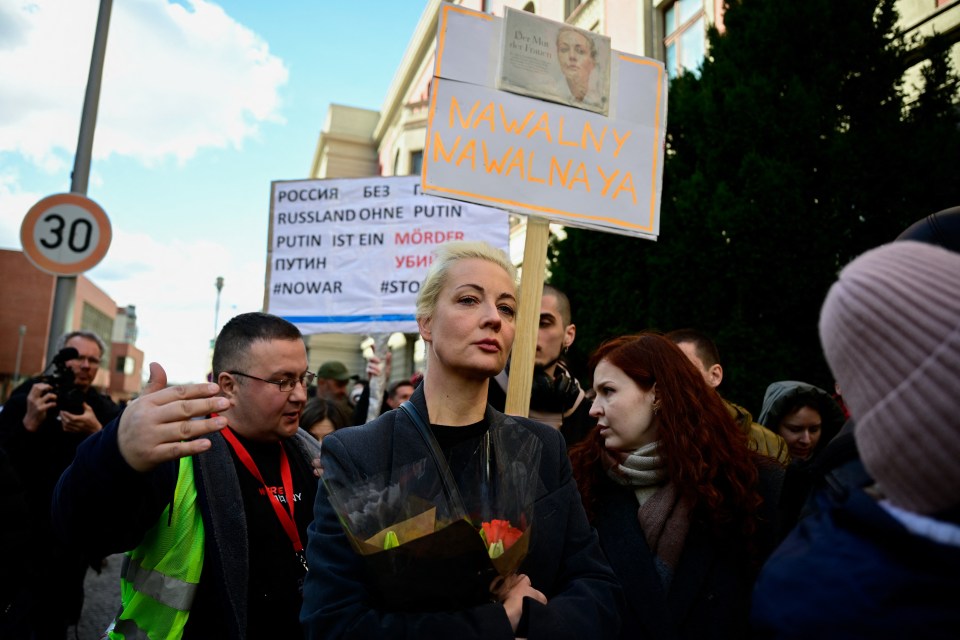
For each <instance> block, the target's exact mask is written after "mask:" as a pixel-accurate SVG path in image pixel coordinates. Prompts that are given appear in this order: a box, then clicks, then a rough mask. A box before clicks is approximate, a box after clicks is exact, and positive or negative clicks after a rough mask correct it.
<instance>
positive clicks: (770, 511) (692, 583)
mask: <svg viewBox="0 0 960 640" xmlns="http://www.w3.org/2000/svg"><path fill="white" fill-rule="evenodd" d="M590 366H591V368H592V369H593V385H594V389H595V390H596V393H597V395H596V399H595V401H594V403H593V406H592V407H591V409H590V415H591V416H594V417H596V418H597V428H596V431H595V432H594V433H593V434H591V436H589V437H588V438H587V440H585V441H584V442H582V443H580V444H579V445H577V446H576V447H575V448H574V449H572V450H571V453H570V456H571V460H572V463H573V468H574V475H575V476H576V478H577V482H578V484H579V485H580V491H581V495H582V496H583V501H584V505H585V507H586V509H587V513H588V514H589V516H590V518H591V520H592V521H593V524H594V525H595V526H596V528H597V532H598V533H599V535H600V544H601V546H602V547H603V550H604V553H605V554H606V556H607V557H608V558H609V559H610V562H611V565H612V566H613V569H614V572H615V573H616V574H617V577H618V578H619V581H620V584H621V585H622V586H623V590H624V597H625V599H626V609H625V611H624V617H623V626H622V632H621V635H620V637H621V638H647V637H649V638H745V637H747V636H748V635H749V628H748V626H747V618H748V613H749V610H750V606H749V602H750V593H751V590H752V587H753V583H754V580H755V578H756V574H757V572H758V571H759V568H760V565H761V564H762V562H763V560H764V559H765V558H766V556H767V555H768V554H769V552H770V551H771V550H772V547H773V545H774V543H775V540H776V535H777V531H776V521H777V517H776V513H777V502H778V499H779V493H780V486H781V484H782V482H783V470H782V468H781V467H780V466H779V465H778V464H776V463H775V462H773V461H772V459H769V458H765V457H764V456H761V455H759V454H757V453H755V452H753V451H751V450H750V449H749V448H748V445H747V440H746V439H745V438H744V437H743V435H742V432H740V431H739V429H738V428H737V425H736V423H735V422H734V421H733V419H732V418H731V417H730V415H729V414H728V413H727V411H726V408H725V407H724V405H723V402H722V401H721V399H720V396H719V395H717V393H716V392H715V391H714V390H713V389H711V388H710V387H708V386H707V384H706V383H705V382H704V380H703V377H702V376H701V374H700V372H699V371H698V370H697V369H696V368H695V367H694V366H693V365H692V364H691V363H690V361H689V360H688V359H687V357H686V356H685V355H684V353H683V351H681V350H680V349H679V347H677V346H676V345H675V344H673V342H672V341H670V340H668V339H667V338H665V337H663V336H661V335H657V334H653V333H643V334H640V335H637V336H625V337H621V338H616V339H613V340H610V341H608V342H606V343H604V344H603V345H601V346H600V348H599V349H598V350H597V351H596V352H595V353H594V355H593V356H592V358H591V362H590Z"/></svg>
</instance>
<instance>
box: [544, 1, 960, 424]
mask: <svg viewBox="0 0 960 640" xmlns="http://www.w3.org/2000/svg"><path fill="white" fill-rule="evenodd" d="M896 21H897V15H896V12H895V8H894V0H881V1H880V2H877V1H876V0H843V1H842V2H837V1H836V0H808V1H806V2H778V1H776V0H739V1H736V2H730V4H729V6H728V9H727V12H726V14H725V16H724V23H725V27H726V31H725V32H724V33H723V34H719V33H717V32H716V31H715V30H714V31H712V32H711V33H710V53H709V55H708V59H707V60H706V61H705V62H704V65H703V67H702V69H701V72H700V74H698V75H697V74H685V75H682V76H681V77H679V78H677V79H676V80H675V81H673V83H672V84H671V86H670V97H669V101H670V104H669V126H668V132H667V160H666V163H665V167H664V188H663V202H662V206H661V230H660V234H661V235H660V238H659V241H658V242H656V243H651V242H647V241H644V240H640V239H634V238H626V237H620V236H615V235H609V234H602V233H598V232H592V231H585V230H579V229H569V230H568V237H567V239H566V240H564V241H556V242H554V243H553V244H552V246H551V258H552V260H553V263H552V264H551V267H550V269H551V273H552V274H553V275H552V280H551V281H552V283H553V284H555V285H556V286H558V287H560V288H561V289H563V290H564V291H566V292H567V293H568V295H569V297H570V299H571V304H572V306H573V312H574V321H575V323H576V325H577V341H576V343H575V344H574V349H573V352H572V359H573V364H574V367H575V371H577V372H578V373H579V374H581V376H583V375H584V374H585V373H586V371H585V369H584V368H583V364H584V362H585V360H586V357H587V355H588V354H589V353H590V352H591V351H592V350H593V349H594V348H596V346H597V345H598V344H599V343H600V342H601V341H602V340H603V339H605V338H607V337H611V336H614V335H620V334H623V333H629V332H635V331H638V330H642V329H645V328H656V329H660V330H664V331H667V330H671V329H676V328H680V327H686V326H692V327H697V328H699V329H701V330H703V331H706V332H707V333H709V334H710V335H712V336H713V337H714V339H715V340H716V342H717V344H718V346H719V348H720V353H721V356H722V357H723V364H724V370H725V377H724V382H723V386H722V387H721V390H722V391H723V393H724V395H726V396H728V397H730V398H731V399H733V400H734V401H736V402H739V403H741V404H744V405H745V406H747V408H749V409H751V410H752V411H753V412H754V413H755V414H756V413H757V412H759V408H760V404H761V401H762V398H763V393H764V390H765V389H766V386H767V384H769V383H770V382H772V381H775V380H783V379H798V380H804V381H807V382H810V383H812V384H817V385H820V386H822V387H824V388H826V389H831V388H832V384H833V380H832V377H831V376H830V372H829V371H828V369H827V367H826V364H825V363H824V361H823V358H822V353H821V350H820V344H819V336H818V334H817V321H818V317H819V311H820V305H821V303H822V301H823V298H824V296H825V294H826V291H827V289H828V288H829V287H830V285H831V284H832V282H833V281H834V280H835V278H836V273H837V271H838V270H839V269H840V268H842V266H843V265H844V264H846V263H847V262H849V261H850V260H851V259H852V258H854V257H856V256H857V255H859V254H860V253H862V252H863V251H865V250H867V249H869V248H871V247H874V246H877V245H879V244H882V243H885V242H889V241H891V240H893V239H894V238H895V237H896V236H897V235H898V234H899V233H900V231H902V230H903V229H904V228H906V227H907V226H909V225H910V224H911V223H912V222H914V221H915V220H917V219H919V218H921V217H923V216H926V215H928V214H930V213H933V212H935V211H939V210H941V209H945V208H947V207H950V206H956V205H957V204H960V180H957V178H956V167H957V158H958V151H957V150H958V149H960V128H958V125H960V111H958V108H957V102H958V83H957V76H956V73H955V70H953V69H951V68H950V64H949V58H948V56H947V55H946V48H945V46H944V44H943V43H942V42H941V41H940V40H939V39H934V40H933V41H931V42H927V43H917V42H912V43H908V42H905V41H904V38H903V37H902V36H901V35H900V34H898V33H897V32H896V29H895V25H896ZM918 47H922V48H918ZM918 51H919V52H920V54H921V55H922V56H929V57H930V61H929V62H928V63H926V64H925V67H924V69H923V73H922V77H923V80H924V86H923V87H919V88H918V93H919V98H918V99H916V100H915V101H911V100H908V98H907V92H906V90H905V87H904V86H903V85H904V83H903V79H902V78H903V74H904V71H905V70H906V69H907V68H908V67H909V66H910V65H911V64H913V63H915V62H916V60H917V55H918V53H917V52H918ZM911 95H913V94H911Z"/></svg>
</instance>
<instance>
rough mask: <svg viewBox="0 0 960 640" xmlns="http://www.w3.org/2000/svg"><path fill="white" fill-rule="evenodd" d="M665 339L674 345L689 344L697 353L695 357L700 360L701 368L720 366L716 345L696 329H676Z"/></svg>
mask: <svg viewBox="0 0 960 640" xmlns="http://www.w3.org/2000/svg"><path fill="white" fill-rule="evenodd" d="M667 338H669V339H670V340H672V341H673V343H674V344H680V343H681V342H689V343H691V344H692V345H693V348H694V351H696V352H697V357H698V358H700V362H702V363H703V366H704V367H706V368H707V369H709V368H710V367H712V366H713V365H715V364H720V351H719V350H718V349H717V344H716V343H715V342H714V341H713V340H711V339H710V337H709V336H708V335H707V334H705V333H703V332H702V331H697V330H696V329H676V330H674V331H671V332H670V333H668V334H667Z"/></svg>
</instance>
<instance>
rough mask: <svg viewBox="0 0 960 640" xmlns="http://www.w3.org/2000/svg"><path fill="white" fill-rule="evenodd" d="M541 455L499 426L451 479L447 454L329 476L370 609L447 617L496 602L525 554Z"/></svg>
mask: <svg viewBox="0 0 960 640" xmlns="http://www.w3.org/2000/svg"><path fill="white" fill-rule="evenodd" d="M434 444H435V443H434ZM541 446H542V445H541V442H540V440H539V439H538V438H537V437H536V436H534V435H533V434H532V433H531V432H529V431H528V430H526V429H523V428H518V427H516V426H515V425H514V426H506V427H503V428H499V427H496V426H495V427H491V429H490V430H488V432H487V433H486V434H485V435H484V436H483V438H482V440H481V443H480V445H479V447H477V448H476V449H475V450H472V451H458V452H455V454H454V455H452V456H451V459H454V458H455V467H456V469H455V470H454V469H451V468H450V467H451V465H449V464H448V462H447V460H446V459H445V458H444V456H443V455H440V456H436V455H428V456H426V457H424V458H421V459H418V460H416V461H414V462H408V463H405V464H402V465H398V466H396V467H395V468H392V469H390V470H389V471H388V472H386V473H384V474H381V475H379V476H377V477H373V478H368V479H360V478H355V477H349V474H347V475H344V474H343V473H341V471H340V470H331V469H327V468H325V469H324V474H323V482H324V486H325V487H326V489H327V494H328V495H329V497H330V501H331V504H332V505H333V507H334V509H335V510H336V511H337V514H338V516H339V518H340V522H341V524H342V525H343V528H344V531H345V532H346V534H347V537H348V539H349V540H350V542H351V545H352V546H353V548H354V550H355V551H356V552H357V553H359V554H361V555H362V556H363V557H364V559H365V561H366V565H367V570H368V574H369V575H370V578H371V583H372V584H373V585H374V586H375V589H374V590H373V592H374V593H373V595H374V598H375V600H377V602H375V603H374V604H375V606H378V607H379V608H383V609H385V610H392V611H449V610H457V609H463V608H467V607H470V606H475V605H478V604H482V603H484V602H490V601H492V599H493V596H492V594H491V591H490V587H491V583H492V582H493V581H494V579H495V578H497V576H508V575H510V574H511V573H514V572H516V571H517V569H518V567H519V566H520V564H521V563H522V561H523V559H524V558H525V557H526V554H527V550H528V548H529V542H530V532H531V529H532V527H531V524H532V513H533V502H534V500H535V498H536V493H537V489H538V487H539V468H540V449H541Z"/></svg>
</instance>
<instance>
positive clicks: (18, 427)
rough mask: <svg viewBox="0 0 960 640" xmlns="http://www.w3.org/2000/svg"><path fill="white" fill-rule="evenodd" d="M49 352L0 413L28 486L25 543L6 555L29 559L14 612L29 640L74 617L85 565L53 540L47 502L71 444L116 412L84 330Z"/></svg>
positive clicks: (0, 436) (95, 344) (4, 436)
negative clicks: (99, 384) (97, 385)
mask: <svg viewBox="0 0 960 640" xmlns="http://www.w3.org/2000/svg"><path fill="white" fill-rule="evenodd" d="M57 347H58V348H57V354H56V355H55V356H54V358H53V361H52V362H51V363H50V366H48V367H47V369H45V370H44V372H43V374H42V375H40V376H37V377H35V378H31V379H30V380H28V381H27V382H25V383H23V384H22V385H20V387H18V388H17V389H15V390H14V391H13V393H12V394H11V396H10V399H9V400H8V401H7V403H6V405H5V406H4V408H3V411H2V412H0V446H2V447H3V449H4V450H5V451H6V453H7V454H8V455H9V457H10V461H11V462H12V464H13V467H14V471H15V472H16V474H17V476H18V477H19V480H20V482H21V484H22V486H24V487H26V488H28V496H29V499H28V500H27V506H28V510H29V523H28V526H29V530H30V538H29V539H30V544H31V547H30V548H28V549H7V550H5V551H6V552H7V553H15V554H24V555H26V556H28V557H29V560H28V566H29V567H30V571H29V572H28V575H27V576H20V577H17V576H10V577H9V578H8V579H10V580H21V581H22V583H23V584H22V586H23V588H24V589H25V590H26V591H27V594H28V598H26V599H25V600H24V601H23V604H24V607H23V609H21V610H20V611H19V612H13V611H11V612H8V614H7V615H20V616H22V618H23V619H24V620H25V621H26V625H27V628H28V629H30V630H31V631H32V633H33V635H32V636H31V637H34V638H64V637H66V633H67V627H68V626H70V625H73V624H76V622H77V621H78V620H79V618H80V610H81V608H82V606H83V580H84V576H85V575H86V568H87V564H86V562H85V561H84V560H82V559H81V558H80V557H78V556H75V555H72V554H69V553H67V552H66V551H65V550H64V549H63V547H62V545H60V544H59V543H58V542H57V538H56V536H55V535H54V532H53V527H52V525H51V521H50V501H51V498H52V496H53V490H54V487H55V486H56V484H57V480H59V478H60V475H61V474H62V473H63V471H64V470H65V469H66V468H67V467H68V466H69V465H70V463H71V462H72V461H73V458H74V455H75V454H76V450H77V446H78V445H79V444H80V443H81V442H83V441H84V439H86V438H87V436H89V435H91V434H93V433H96V432H97V431H100V429H101V428H102V427H103V425H105V424H107V423H108V422H109V421H110V420H112V419H113V418H114V417H116V415H117V413H118V412H119V408H118V407H117V405H116V404H114V402H113V401H112V400H111V399H110V398H109V397H108V396H106V395H103V394H101V393H98V392H97V391H96V389H94V388H93V386H92V385H93V381H94V378H96V376H97V371H99V369H100V360H101V358H102V357H103V352H104V350H105V345H104V343H103V341H102V340H101V339H100V337H99V336H98V335H97V334H95V333H92V332H89V331H72V332H70V333H67V334H65V335H63V336H61V338H60V340H59V341H58V343H57Z"/></svg>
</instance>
